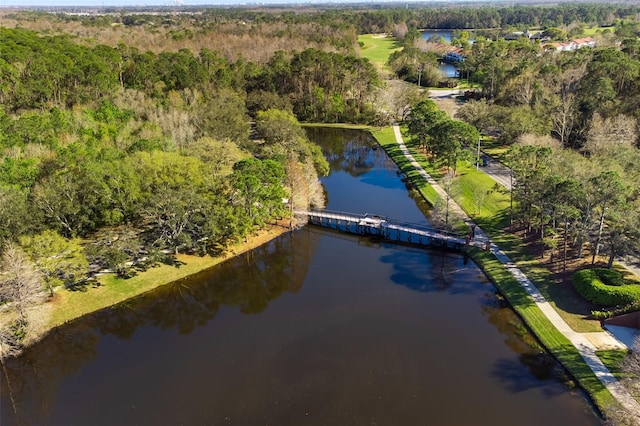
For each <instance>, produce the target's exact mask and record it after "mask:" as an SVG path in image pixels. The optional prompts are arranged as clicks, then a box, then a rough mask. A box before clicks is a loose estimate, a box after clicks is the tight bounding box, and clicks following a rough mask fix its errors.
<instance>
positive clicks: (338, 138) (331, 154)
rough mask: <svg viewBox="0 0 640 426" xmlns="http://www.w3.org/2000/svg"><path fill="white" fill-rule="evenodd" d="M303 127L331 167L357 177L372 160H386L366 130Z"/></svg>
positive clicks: (367, 170)
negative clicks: (318, 146) (320, 149)
mask: <svg viewBox="0 0 640 426" xmlns="http://www.w3.org/2000/svg"><path fill="white" fill-rule="evenodd" d="M306 131H307V136H308V137H309V139H310V140H311V141H313V142H314V143H316V144H318V145H320V147H321V148H322V152H323V153H324V156H325V158H326V159H327V161H328V162H329V164H330V166H331V170H333V171H345V172H346V173H349V175H351V176H354V177H357V176H360V175H362V174H365V173H367V172H369V171H370V170H371V169H373V168H374V166H375V165H376V164H384V163H385V162H388V161H389V158H388V157H387V155H386V154H385V153H384V151H383V150H381V149H374V148H377V147H378V145H377V143H376V142H375V139H374V138H373V137H372V136H371V135H370V134H369V133H368V132H364V131H361V130H345V129H334V128H328V127H311V128H307V129H306Z"/></svg>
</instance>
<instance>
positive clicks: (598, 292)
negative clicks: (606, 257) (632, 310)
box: [572, 268, 640, 306]
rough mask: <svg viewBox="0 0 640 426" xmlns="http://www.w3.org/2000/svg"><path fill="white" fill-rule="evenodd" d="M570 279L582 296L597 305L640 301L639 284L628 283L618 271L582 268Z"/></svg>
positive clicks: (626, 303)
mask: <svg viewBox="0 0 640 426" xmlns="http://www.w3.org/2000/svg"><path fill="white" fill-rule="evenodd" d="M572 281H573V288H574V289H575V290H576V291H577V292H578V293H579V294H580V295H581V296H582V297H584V298H585V299H587V300H588V301H589V302H591V303H594V304H596V305H599V306H619V305H629V304H631V303H633V302H636V301H640V285H638V284H632V283H628V282H627V281H625V279H624V278H623V277H622V274H621V273H620V272H618V271H614V270H611V269H604V268H594V269H583V270H581V271H578V272H576V273H575V274H573V278H572Z"/></svg>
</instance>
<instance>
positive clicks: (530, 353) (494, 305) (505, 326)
mask: <svg viewBox="0 0 640 426" xmlns="http://www.w3.org/2000/svg"><path fill="white" fill-rule="evenodd" d="M482 313H483V314H484V315H486V316H487V318H488V320H489V322H490V323H491V324H493V325H494V326H495V327H496V329H497V330H498V331H499V332H500V334H502V335H503V336H505V343H506V344H507V346H508V347H509V348H511V349H512V350H513V351H514V352H515V353H517V354H518V362H515V361H512V360H506V359H501V360H498V361H497V362H496V364H495V365H494V368H493V374H492V375H493V376H494V377H496V378H498V379H499V380H500V382H501V383H502V384H503V385H504V386H505V387H506V388H507V389H509V391H510V392H522V391H525V390H528V389H533V388H542V389H544V391H545V392H547V394H548V396H554V395H556V394H559V393H562V392H563V389H562V388H561V387H557V388H555V387H554V388H550V387H548V386H547V385H546V383H545V380H550V379H554V378H556V377H558V375H557V373H558V371H561V368H560V366H559V364H558V363H557V362H556V361H555V359H554V358H553V357H552V356H551V355H550V354H549V353H547V352H546V351H545V350H543V349H542V347H541V346H540V344H539V343H538V342H537V341H536V340H535V337H533V336H532V335H531V333H530V332H529V331H528V330H527V329H526V327H525V326H524V324H523V323H522V321H521V320H520V318H518V316H517V315H516V314H515V312H513V310H512V309H511V308H510V307H509V305H508V304H507V302H505V301H504V300H502V299H500V298H498V296H497V295H496V294H494V293H491V294H487V295H486V299H485V301H484V303H483V305H482ZM523 366H524V367H525V368H523Z"/></svg>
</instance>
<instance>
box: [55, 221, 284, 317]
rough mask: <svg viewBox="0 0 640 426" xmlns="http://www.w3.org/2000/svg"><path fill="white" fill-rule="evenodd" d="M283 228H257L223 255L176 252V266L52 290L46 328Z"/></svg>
mask: <svg viewBox="0 0 640 426" xmlns="http://www.w3.org/2000/svg"><path fill="white" fill-rule="evenodd" d="M285 230H286V229H285V228H280V227H275V228H273V229H270V230H269V231H265V232H261V233H260V234H259V235H257V236H253V237H251V238H250V239H249V242H248V243H238V244H235V245H233V246H231V247H229V249H228V250H227V252H226V253H225V255H223V256H219V257H211V256H202V257H200V256H190V255H184V254H178V255H177V256H176V260H177V262H176V265H177V266H173V265H166V264H159V265H157V266H155V267H152V268H150V269H148V270H146V271H144V272H140V273H139V274H138V275H136V276H134V277H132V278H128V279H124V278H118V277H116V276H115V275H113V274H105V275H102V276H100V277H99V278H98V281H99V283H100V285H99V286H88V287H86V288H84V289H83V290H76V291H71V290H67V289H63V290H60V291H58V292H57V293H56V298H55V301H54V302H53V309H52V312H51V319H50V321H49V325H50V328H53V327H56V326H58V325H61V324H64V323H65V322H68V321H71V320H73V319H76V318H79V317H81V316H83V315H86V314H89V313H92V312H95V311H98V310H100V309H103V308H107V307H110V306H113V305H116V304H118V303H120V302H123V301H125V300H127V299H130V298H132V297H136V296H139V295H141V294H143V293H146V292H148V291H150V290H153V289H154V288H156V287H160V286H162V285H166V284H170V283H173V282H175V281H178V280H180V279H183V278H186V277H188V276H190V275H193V274H195V273H197V272H200V271H203V270H206V269H209V268H212V267H213V266H215V265H217V264H219V263H222V262H224V261H225V260H227V259H229V258H231V257H233V256H235V255H237V254H238V253H241V252H244V251H247V250H250V249H253V248H255V247H258V246H260V245H262V244H264V243H266V242H268V241H269V240H271V239H273V238H275V237H277V236H278V235H280V234H282V232H283V231H285Z"/></svg>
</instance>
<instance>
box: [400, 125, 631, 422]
mask: <svg viewBox="0 0 640 426" xmlns="http://www.w3.org/2000/svg"><path fill="white" fill-rule="evenodd" d="M393 131H394V133H395V136H396V142H397V143H398V145H399V147H400V150H401V151H402V153H403V154H404V155H405V157H407V159H408V160H409V161H410V162H411V165H412V166H413V167H415V169H416V170H417V171H418V172H419V173H420V175H421V176H422V177H423V178H424V179H425V180H426V181H427V182H428V183H429V185H431V186H432V187H433V188H434V189H435V190H436V191H437V192H438V194H439V195H440V196H441V197H443V198H446V192H445V191H444V189H442V187H440V185H438V183H437V182H436V181H435V179H433V178H432V177H431V176H430V175H429V174H428V173H427V172H426V171H425V170H424V169H423V168H422V166H421V165H420V164H419V163H418V162H417V161H416V160H415V159H414V158H413V156H412V155H411V153H410V152H409V150H408V149H407V147H406V145H405V144H404V141H403V139H402V134H401V133H400V127H399V126H397V125H394V126H393ZM449 208H450V209H451V210H453V211H455V212H456V214H458V215H460V217H462V218H463V219H464V221H465V222H466V223H467V224H469V225H471V224H474V222H473V220H472V219H471V218H470V217H469V216H468V215H467V214H466V213H465V212H464V211H463V210H462V208H460V206H459V205H458V204H457V203H456V202H455V201H451V204H450V206H449ZM475 235H476V239H479V240H482V241H484V242H486V241H489V237H488V236H487V234H486V233H485V232H484V231H483V230H482V229H480V228H479V227H478V226H477V225H476V228H475ZM491 252H492V253H494V254H495V256H496V258H497V259H498V260H499V261H500V262H501V263H502V264H504V265H505V266H506V268H507V269H508V270H509V272H511V274H512V275H513V276H514V277H515V278H516V279H517V280H518V282H519V283H520V285H522V287H523V288H524V289H525V290H526V291H527V293H529V295H530V296H531V297H532V299H533V300H534V302H535V303H536V305H537V306H538V307H539V308H540V310H541V311H542V312H543V313H544V315H545V316H546V317H547V318H548V319H549V321H551V322H552V323H553V325H554V326H555V327H556V328H557V329H558V330H559V331H560V332H561V333H562V334H563V335H564V336H565V337H566V338H567V339H569V341H570V342H571V343H572V344H573V345H574V346H575V347H576V349H578V352H579V353H580V355H581V356H582V358H583V359H584V360H585V362H586V363H587V365H588V366H589V368H591V370H592V371H593V372H594V374H595V375H596V377H598V379H599V380H600V382H602V384H603V385H604V386H605V387H606V388H607V389H608V390H609V392H611V394H612V395H613V396H614V398H616V400H617V401H618V402H619V403H620V404H621V405H622V406H623V407H624V408H625V409H626V410H628V411H629V412H630V413H633V414H634V415H635V416H637V417H640V404H639V403H638V401H636V400H635V399H634V398H633V397H632V396H631V395H630V394H629V392H627V390H626V389H625V388H624V387H623V386H622V385H621V384H620V383H619V382H618V381H617V380H616V378H615V377H614V376H613V374H611V372H610V371H609V370H608V369H607V367H606V366H605V365H604V364H603V363H602V361H601V360H600V358H598V356H597V355H596V347H595V345H594V344H593V343H592V342H591V341H590V340H589V339H588V338H587V337H586V336H585V335H584V334H582V333H578V332H575V331H573V330H572V329H571V327H569V325H568V324H567V323H566V322H565V320H563V319H562V318H561V317H560V315H558V313H557V312H556V310H555V309H553V307H552V306H551V305H550V304H549V302H547V300H546V299H545V298H544V296H543V295H542V293H540V291H539V290H538V289H537V288H536V287H535V286H534V285H533V283H532V282H531V281H530V280H529V279H528V278H527V277H526V276H525V274H524V273H523V272H522V271H521V270H520V269H518V267H517V266H516V265H515V263H513V261H512V260H511V259H509V256H507V255H506V254H505V253H504V252H503V251H502V250H500V248H499V247H498V246H496V245H495V244H493V243H491ZM603 333H604V332H603Z"/></svg>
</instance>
